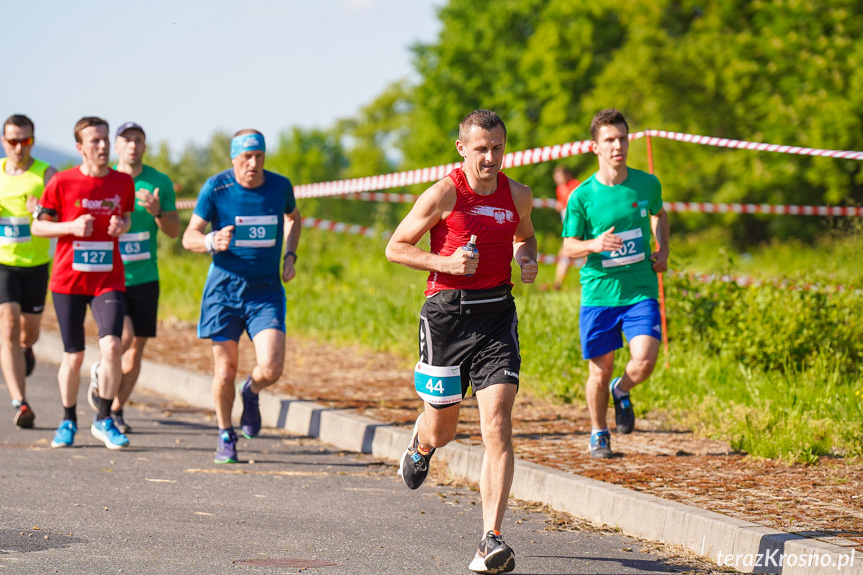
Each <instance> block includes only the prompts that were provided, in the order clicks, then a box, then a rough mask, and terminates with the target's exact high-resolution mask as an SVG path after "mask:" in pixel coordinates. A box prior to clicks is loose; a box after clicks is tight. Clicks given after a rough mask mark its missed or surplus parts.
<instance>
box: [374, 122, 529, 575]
mask: <svg viewBox="0 0 863 575" xmlns="http://www.w3.org/2000/svg"><path fill="white" fill-rule="evenodd" d="M505 147H506V127H505V126H504V123H503V121H502V120H501V119H500V118H499V117H498V116H497V114H495V113H494V112H490V111H488V110H477V111H475V112H472V113H471V114H468V115H467V116H466V117H465V119H464V120H462V121H461V124H459V139H458V140H457V141H456V149H457V150H458V153H459V154H460V155H461V156H462V157H463V158H464V165H463V167H461V168H456V169H455V170H453V171H452V172H451V173H450V174H449V175H448V176H447V177H446V178H444V179H443V180H441V181H439V182H438V183H436V184H434V185H433V186H432V187H430V188H429V189H428V190H426V191H425V192H423V194H422V195H420V197H419V198H417V201H416V203H415V204H414V207H413V209H412V210H411V211H410V213H409V214H408V215H407V217H405V219H404V221H402V223H401V224H399V227H398V228H397V229H396V231H395V233H394V234H393V236H392V239H391V240H390V242H389V244H388V245H387V251H386V254H387V258H388V259H389V260H390V261H392V262H395V263H399V264H402V265H404V266H407V267H409V268H412V269H416V270H425V271H428V272H429V278H428V284H427V289H426V292H425V293H426V297H427V300H426V303H425V305H424V306H423V309H422V312H420V361H419V362H418V363H417V366H416V370H415V372H414V384H415V386H416V389H417V393H418V394H419V396H420V397H421V398H422V399H423V402H424V404H425V405H424V406H425V409H424V411H423V413H422V414H421V415H420V417H419V418H417V421H416V425H414V431H413V436H412V437H411V442H410V445H409V446H408V448H407V450H406V451H405V453H404V454H403V455H402V459H401V466H400V468H399V474H400V475H401V476H402V479H403V480H404V482H405V484H406V485H407V486H408V487H409V488H411V489H416V488H418V487H419V486H420V485H421V484H422V482H423V481H424V480H425V478H426V476H427V474H428V466H429V462H430V460H431V456H432V454H433V453H434V451H435V449H437V448H439V447H443V446H444V445H446V444H447V443H449V442H450V441H452V440H453V438H455V434H456V426H457V425H458V415H459V405H460V403H461V400H462V398H463V397H464V395H465V394H466V393H467V391H468V389H472V390H473V393H474V394H475V395H476V399H477V404H478V405H479V415H480V421H481V428H482V439H483V443H484V444H485V454H484V456H483V464H482V473H481V476H480V483H479V490H480V494H481V495H482V505H483V513H482V515H483V538H482V540H481V541H480V544H479V549H478V550H477V553H476V556H475V557H474V559H473V561H472V562H471V563H470V566H469V569H471V570H473V571H478V572H481V573H504V572H507V571H512V570H513V569H514V568H515V554H514V553H513V551H512V548H510V547H509V545H507V544H506V543H504V541H503V539H502V538H501V535H500V528H501V523H502V521H503V515H504V512H505V511H506V503H507V498H508V497H509V491H510V487H511V486H512V475H513V449H512V406H513V403H514V401H515V394H516V392H517V391H518V381H519V380H518V373H519V369H520V367H521V356H520V355H519V350H518V331H517V329H516V327H517V323H518V318H517V315H516V310H515V302H514V300H513V297H512V293H511V287H512V281H511V276H512V269H511V264H512V260H513V257H515V260H516V261H517V262H518V264H519V266H520V267H521V281H522V282H523V283H533V281H534V280H535V279H536V273H537V271H538V269H537V264H536V237H535V236H534V231H533V224H532V223H531V220H530V211H531V207H532V203H533V199H532V197H531V191H530V188H528V187H527V186H525V185H524V184H520V183H518V182H516V181H515V180H512V179H510V178H508V177H507V176H506V175H504V174H503V172H501V171H500V166H501V162H502V161H503V154H504V149H505ZM426 232H430V235H431V253H429V252H426V251H423V250H421V249H420V248H418V247H417V245H416V244H417V242H419V241H420V239H421V238H422V237H423V236H424V235H425V234H426ZM471 240H475V241H471Z"/></svg>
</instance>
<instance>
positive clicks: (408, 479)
mask: <svg viewBox="0 0 863 575" xmlns="http://www.w3.org/2000/svg"><path fill="white" fill-rule="evenodd" d="M420 417H422V414H420ZM419 429H420V418H419V417H417V422H416V423H415V424H414V433H413V436H411V443H410V445H408V448H407V449H405V452H404V453H403V454H402V460H401V465H400V467H399V475H400V476H401V478H402V480H404V482H405V485H407V486H408V487H410V488H411V489H416V488H417V487H419V486H420V485H422V484H423V481H425V480H426V476H427V475H428V474H429V461H431V458H432V455H434V449H432V450H431V451H429V454H428V455H423V454H421V453H420V452H419V451H418V450H417V446H418V445H419Z"/></svg>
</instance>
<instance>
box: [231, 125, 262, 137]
mask: <svg viewBox="0 0 863 575" xmlns="http://www.w3.org/2000/svg"><path fill="white" fill-rule="evenodd" d="M246 134H257V135H259V136H260V137H262V138H263V137H264V135H263V134H262V133H260V132H259V131H257V130H252V129H251V128H246V129H245V130H240V131H239V132H237V133H236V134H234V135H233V136H231V139H234V138H236V137H237V136H245V135H246Z"/></svg>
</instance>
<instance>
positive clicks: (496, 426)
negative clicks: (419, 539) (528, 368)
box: [476, 383, 518, 532]
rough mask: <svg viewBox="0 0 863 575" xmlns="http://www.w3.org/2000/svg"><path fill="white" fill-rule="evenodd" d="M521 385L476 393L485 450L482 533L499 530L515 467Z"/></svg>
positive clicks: (487, 389) (483, 459)
mask: <svg viewBox="0 0 863 575" xmlns="http://www.w3.org/2000/svg"><path fill="white" fill-rule="evenodd" d="M517 391H518V386H516V385H512V384H506V383H501V384H496V385H490V386H488V387H485V388H483V389H481V390H479V391H477V392H476V400H477V404H478V406H479V417H480V429H481V431H482V441H483V444H484V445H485V453H484V455H483V458H482V471H481V474H480V480H479V492H480V496H481V497H482V518H483V532H488V531H490V530H495V531H500V530H501V523H502V522H503V516H504V513H505V512H506V504H507V500H508V499H509V491H510V488H511V487H512V476H513V470H514V460H513V448H512V407H513V404H514V403H515V395H516V392H517Z"/></svg>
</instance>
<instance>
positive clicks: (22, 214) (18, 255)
mask: <svg viewBox="0 0 863 575" xmlns="http://www.w3.org/2000/svg"><path fill="white" fill-rule="evenodd" d="M6 160H7V159H6V158H3V159H2V160H0V264H4V265H7V266H16V267H26V268H30V267H34V266H40V265H43V264H47V263H48V262H49V261H51V256H50V255H49V254H48V247H49V245H50V242H49V240H48V239H47V238H38V237H33V236H31V235H30V222H31V221H32V220H33V215H32V214H31V213H30V212H29V211H27V197H28V196H35V197H36V198H41V197H42V192H44V191H45V171H46V170H47V169H48V167H49V166H48V164H47V163H46V162H43V161H42V160H37V159H35V158H33V165H32V166H30V169H29V170H27V171H26V172H24V173H23V174H21V175H19V176H10V175H9V174H7V173H6Z"/></svg>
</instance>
